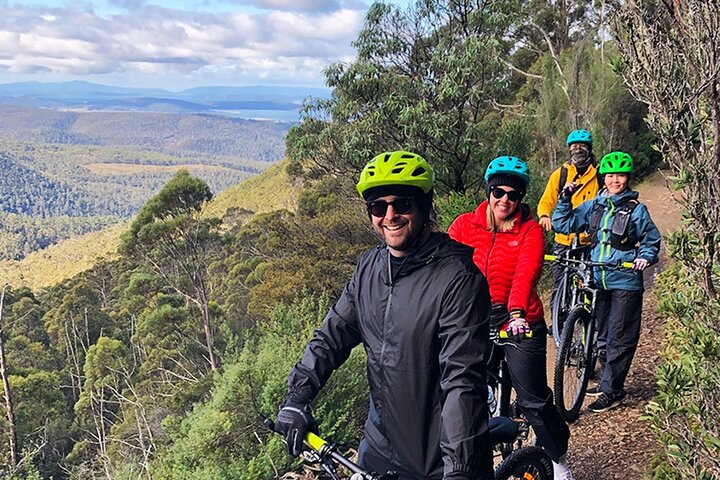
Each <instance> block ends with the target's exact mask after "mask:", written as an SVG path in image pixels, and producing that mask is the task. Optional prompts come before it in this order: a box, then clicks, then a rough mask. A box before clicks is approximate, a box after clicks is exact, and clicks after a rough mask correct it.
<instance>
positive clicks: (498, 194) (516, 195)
mask: <svg viewBox="0 0 720 480" xmlns="http://www.w3.org/2000/svg"><path fill="white" fill-rule="evenodd" d="M490 193H492V196H493V197H495V198H497V199H498V200H500V199H501V198H502V197H504V196H505V195H507V197H508V200H510V201H511V202H517V201H518V200H520V199H521V198H522V195H521V194H520V192H518V191H517V190H513V191H511V192H509V191H507V190H503V189H502V188H500V187H495V188H493V189H492V190H491V191H490Z"/></svg>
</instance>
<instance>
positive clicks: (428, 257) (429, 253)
mask: <svg viewBox="0 0 720 480" xmlns="http://www.w3.org/2000/svg"><path fill="white" fill-rule="evenodd" d="M378 248H381V249H383V252H382V258H383V259H385V261H387V260H388V257H389V255H390V251H389V250H388V249H387V247H385V246H379V247H378ZM452 255H464V256H468V257H471V256H472V249H471V248H470V247H468V246H466V245H463V244H461V243H458V242H455V241H453V240H451V239H450V237H449V236H448V235H447V234H446V233H441V232H432V233H431V234H430V238H428V239H427V241H426V242H425V243H423V244H422V245H421V246H420V248H419V249H418V250H417V251H415V252H413V253H412V254H411V255H408V256H407V257H405V261H404V262H403V266H402V268H401V269H400V270H399V272H398V276H403V275H407V274H408V273H410V272H412V271H413V270H416V269H418V268H420V267H422V266H424V265H427V264H429V263H432V262H434V261H436V260H437V259H440V258H444V257H449V256H452Z"/></svg>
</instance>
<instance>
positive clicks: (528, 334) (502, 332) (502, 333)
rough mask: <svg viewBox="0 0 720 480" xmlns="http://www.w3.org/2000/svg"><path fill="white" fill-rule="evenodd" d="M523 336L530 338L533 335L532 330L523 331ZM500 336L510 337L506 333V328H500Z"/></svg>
mask: <svg viewBox="0 0 720 480" xmlns="http://www.w3.org/2000/svg"><path fill="white" fill-rule="evenodd" d="M523 337H525V338H532V337H533V332H532V330H528V331H527V332H525V335H523ZM500 338H504V339H507V338H510V335H509V334H508V332H507V330H500Z"/></svg>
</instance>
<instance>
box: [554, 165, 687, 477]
mask: <svg viewBox="0 0 720 480" xmlns="http://www.w3.org/2000/svg"><path fill="white" fill-rule="evenodd" d="M637 190H638V191H639V192H640V201H641V202H643V203H645V204H646V205H647V207H648V210H649V211H650V215H651V216H652V218H653V220H654V221H655V224H656V225H657V226H658V228H659V229H660V231H661V233H662V234H663V236H664V235H665V234H666V233H667V232H668V231H669V230H671V229H672V228H674V227H675V226H677V224H678V223H679V220H680V215H679V210H678V208H677V205H676V203H675V200H674V199H673V198H672V195H671V194H670V192H669V191H668V189H667V188H666V187H665V183H664V177H663V176H662V175H661V174H659V173H658V174H655V175H653V176H651V177H650V178H649V179H648V180H647V181H646V182H644V183H643V184H641V185H638V187H637ZM663 263H664V262H662V261H661V262H660V264H659V265H657V266H656V267H655V268H653V269H652V270H650V271H648V272H646V286H648V288H651V287H650V285H652V283H653V282H652V275H653V273H654V272H655V271H656V270H658V269H659V268H662V265H663ZM642 322H643V323H642V332H641V336H640V343H639V345H638V350H637V353H636V354H635V358H634V360H633V364H632V368H631V370H630V374H629V376H628V379H627V381H626V392H627V396H626V398H625V402H624V404H623V405H622V406H621V407H618V408H616V409H613V410H610V411H608V412H605V413H591V412H589V411H588V410H587V405H588V404H589V403H590V402H591V401H592V400H593V399H586V400H585V405H584V407H583V410H581V412H580V418H579V419H578V420H577V421H576V422H575V423H573V424H572V425H571V426H570V430H571V435H572V436H571V438H570V450H569V452H568V462H569V463H570V465H571V467H572V469H573V472H574V474H575V477H576V479H577V480H601V479H602V480H610V479H618V480H621V479H622V480H624V479H640V478H642V477H643V474H644V473H645V472H646V470H647V467H648V465H649V463H650V460H651V458H652V456H653V455H654V454H655V453H656V452H657V451H658V449H659V447H658V445H657V443H656V441H655V439H654V436H653V435H652V434H651V432H650V431H649V430H648V425H647V422H646V421H644V420H641V418H640V417H641V415H643V414H644V412H645V406H646V405H647V404H648V402H649V401H650V400H652V399H653V397H654V396H655V392H656V385H655V379H654V371H655V368H656V367H657V365H658V362H659V350H660V348H661V347H662V331H663V323H664V322H663V319H662V317H661V316H660V315H659V314H658V313H657V312H656V302H655V299H654V296H653V293H652V291H651V290H650V289H649V290H647V291H646V292H645V297H644V302H643V319H642ZM549 343H550V344H552V341H551V342H549ZM551 347H554V345H552V346H550V345H549V349H550V350H552V351H551V352H549V357H551V358H550V359H549V360H552V361H554V349H552V348H551ZM550 372H551V370H550ZM550 374H551V375H552V373H550ZM551 380H552V379H551ZM551 385H552V383H551ZM591 385H592V384H591Z"/></svg>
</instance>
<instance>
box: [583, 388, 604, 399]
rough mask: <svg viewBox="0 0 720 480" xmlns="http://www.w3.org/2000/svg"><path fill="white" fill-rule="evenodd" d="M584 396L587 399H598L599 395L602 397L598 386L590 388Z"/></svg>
mask: <svg viewBox="0 0 720 480" xmlns="http://www.w3.org/2000/svg"><path fill="white" fill-rule="evenodd" d="M585 395H587V396H588V397H599V396H600V395H602V390H600V385H596V386H594V387H592V388H588V389H587V391H586V392H585Z"/></svg>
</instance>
